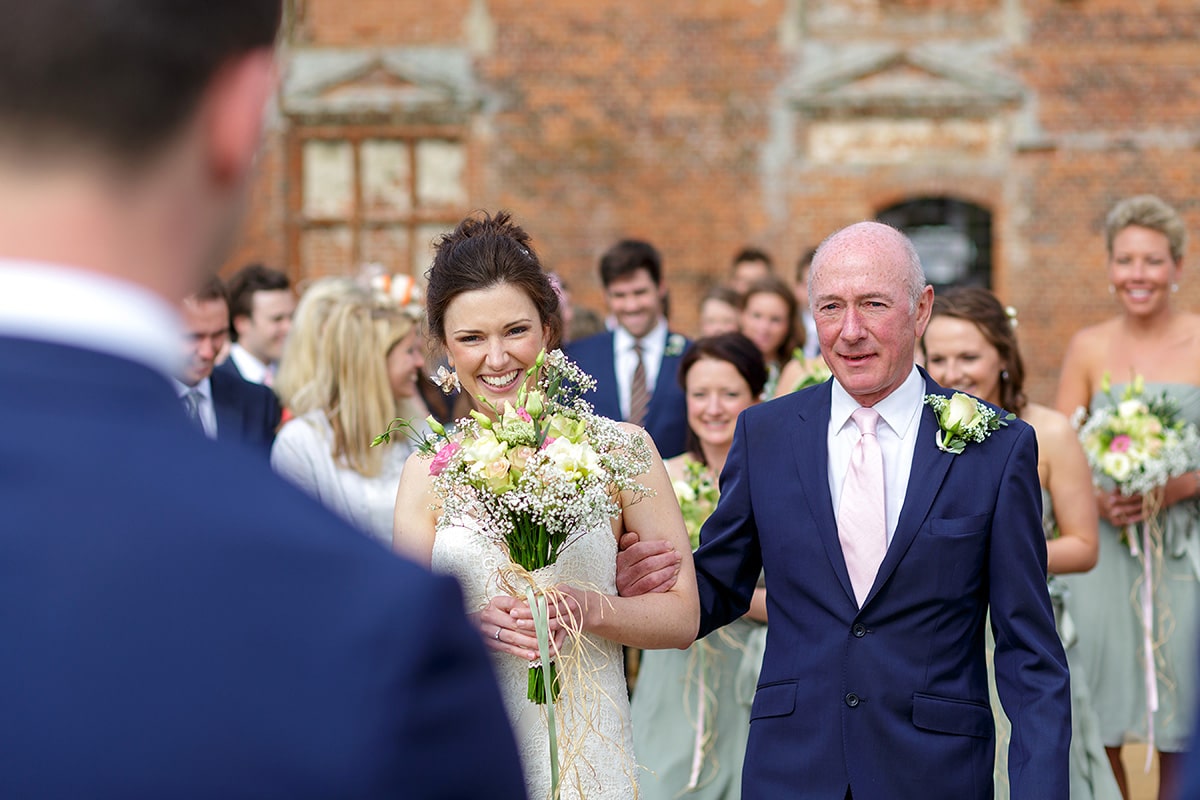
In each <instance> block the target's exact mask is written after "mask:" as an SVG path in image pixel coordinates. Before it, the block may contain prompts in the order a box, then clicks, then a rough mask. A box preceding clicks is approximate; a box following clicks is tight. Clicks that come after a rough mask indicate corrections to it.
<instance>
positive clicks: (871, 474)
mask: <svg viewBox="0 0 1200 800" xmlns="http://www.w3.org/2000/svg"><path fill="white" fill-rule="evenodd" d="M851 419H853V420H854V424H855V425H857V426H858V430H859V434H860V435H859V438H858V444H856V445H854V450H853V451H852V452H851V453H850V467H849V469H847V470H846V480H845V482H844V483H843V484H842V499H841V503H840V504H839V506H838V516H837V527H838V538H839V539H840V540H841V542H842V554H843V555H844V556H845V558H846V570H847V571H848V572H849V573H850V585H851V586H853V587H854V597H855V599H857V600H858V605H859V607H860V608H861V607H862V604H863V601H864V600H866V598H867V593H868V592H869V591H871V584H873V583H874V582H875V575H876V574H877V573H878V572H879V565H880V564H881V563H882V562H883V556H884V553H886V552H887V512H886V510H885V506H884V493H885V490H884V486H885V484H884V482H883V451H881V450H880V449H879V439H878V438H877V437H876V436H875V426H876V424H877V423H878V422H879V412H878V411H876V410H875V409H873V408H860V409H858V410H857V411H855V412H854V413H853V414H851Z"/></svg>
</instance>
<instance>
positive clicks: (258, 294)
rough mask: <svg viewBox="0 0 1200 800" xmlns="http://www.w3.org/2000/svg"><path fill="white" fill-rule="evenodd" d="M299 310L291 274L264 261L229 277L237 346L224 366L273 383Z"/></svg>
mask: <svg viewBox="0 0 1200 800" xmlns="http://www.w3.org/2000/svg"><path fill="white" fill-rule="evenodd" d="M295 310H296V297H295V295H293V294H292V285H291V281H289V280H288V276H287V275H285V274H284V273H282V272H280V271H279V270H277V269H271V268H269V267H266V266H263V265H262V264H248V265H247V266H245V267H242V268H241V269H240V270H238V271H237V272H236V273H235V274H234V276H233V277H232V278H230V279H229V316H230V318H231V320H232V323H233V326H232V329H231V331H230V335H231V336H232V338H233V346H232V347H230V348H229V359H228V360H227V361H225V362H224V363H223V364H222V365H221V367H222V369H223V370H225V371H227V372H229V373H230V374H235V375H237V376H239V377H241V378H244V379H245V380H248V381H250V382H251V383H263V384H266V385H267V386H270V385H271V383H272V382H273V380H274V377H275V368H276V366H277V365H278V364H279V358H280V356H282V355H283V344H284V342H285V341H287V335H288V333H289V332H290V331H291V329H292V313H293V312H294V311H295Z"/></svg>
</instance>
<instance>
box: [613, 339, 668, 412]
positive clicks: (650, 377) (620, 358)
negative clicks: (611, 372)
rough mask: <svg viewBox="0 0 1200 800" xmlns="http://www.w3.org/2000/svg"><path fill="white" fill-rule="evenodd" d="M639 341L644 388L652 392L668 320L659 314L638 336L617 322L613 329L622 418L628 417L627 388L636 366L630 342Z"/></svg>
mask: <svg viewBox="0 0 1200 800" xmlns="http://www.w3.org/2000/svg"><path fill="white" fill-rule="evenodd" d="M638 341H640V342H641V343H642V363H643V364H644V365H645V367H646V389H647V390H648V391H649V392H650V394H651V395H652V396H653V394H654V386H655V384H657V383H658V369H659V367H660V366H662V359H663V353H664V352H665V351H666V349H667V321H666V320H665V319H662V318H661V317H660V318H659V320H658V324H657V325H655V326H654V328H652V329H651V331H650V332H649V333H647V334H646V335H645V336H643V337H642V338H641V339H640V340H639V339H635V338H634V336H633V334H631V333H630V332H629V331H627V330H625V329H624V328H623V327H621V326H620V325H618V326H617V327H616V329H615V330H614V331H613V367H614V368H615V371H616V373H617V397H618V398H619V399H620V401H621V419H629V392H630V387H631V385H632V383H633V371H634V370H635V369H637V353H635V352H634V350H633V346H634V344H636V343H637V342H638Z"/></svg>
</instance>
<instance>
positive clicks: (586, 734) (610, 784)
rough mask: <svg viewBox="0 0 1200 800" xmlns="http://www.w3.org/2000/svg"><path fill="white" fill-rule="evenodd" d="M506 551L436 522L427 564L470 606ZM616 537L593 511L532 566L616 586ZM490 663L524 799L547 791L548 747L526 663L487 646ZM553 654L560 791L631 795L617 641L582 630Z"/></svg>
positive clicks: (633, 781) (601, 798) (606, 799)
mask: <svg viewBox="0 0 1200 800" xmlns="http://www.w3.org/2000/svg"><path fill="white" fill-rule="evenodd" d="M507 563H508V559H507V557H506V556H505V554H504V553H503V552H502V551H501V550H500V548H499V547H498V546H497V545H496V544H495V543H494V542H492V541H491V540H490V539H489V538H487V537H486V536H485V535H483V534H482V533H481V532H480V531H479V530H477V529H476V527H474V526H472V525H470V524H469V521H468V524H464V525H448V526H444V527H442V528H440V529H439V530H438V531H437V535H436V538H435V539H434V545H433V569H434V571H436V572H440V573H443V574H446V575H453V576H454V577H455V578H457V579H458V581H459V583H460V584H461V586H462V590H463V599H464V601H465V604H466V606H467V608H468V609H469V610H478V609H481V608H483V607H484V606H486V605H487V603H488V601H489V600H490V599H491V598H492V597H494V596H495V595H497V594H500V593H501V589H500V588H499V584H500V571H501V569H502V568H503V567H504V566H505V565H506V564H507ZM616 563H617V542H616V538H615V537H614V535H613V532H612V526H611V525H610V524H609V523H608V521H607V520H600V521H599V522H598V523H597V524H596V525H593V526H592V527H591V530H589V532H588V533H586V534H584V535H582V536H579V537H577V538H575V539H574V540H573V541H571V542H570V543H569V544H568V545H567V546H566V547H564V548H563V550H562V552H560V554H559V557H558V561H557V562H556V563H555V564H552V565H551V566H549V567H546V568H544V569H541V570H538V571H537V572H535V573H534V577H535V579H536V580H537V582H538V585H539V586H542V587H549V586H553V585H555V584H559V583H569V584H571V585H573V586H578V587H580V588H588V589H594V590H598V591H601V592H603V593H605V594H616ZM492 663H493V665H494V667H495V670H496V677H497V679H498V680H499V683H500V689H501V692H502V694H503V697H504V704H505V707H506V709H507V710H508V715H509V719H510V721H511V722H512V725H513V731H514V734H515V735H516V739H517V746H518V748H519V750H520V753H521V761H522V767H523V769H524V772H525V782H526V786H527V787H528V789H529V797H530V798H531V800H548V798H550V793H551V785H550V756H549V746H548V738H547V727H546V715H545V709H544V707H543V706H539V705H536V704H534V703H531V702H530V701H529V699H528V698H527V692H528V672H529V665H528V662H525V661H523V660H521V659H519V658H517V657H515V656H511V655H508V654H507V653H495V652H493V653H492ZM561 663H563V664H566V665H570V664H572V663H574V664H575V665H576V666H574V667H571V666H568V667H567V668H566V675H565V677H564V676H560V680H562V691H561V694H560V696H559V699H558V702H557V704H556V706H555V708H556V714H557V724H558V740H559V752H560V754H559V764H560V770H561V773H560V774H561V780H560V783H561V786H562V789H561V797H562V798H563V799H564V800H567V799H568V798H573V799H578V800H583V799H584V798H586V800H626V798H633V797H636V796H637V790H636V785H637V767H636V763H635V760H634V756H633V739H632V732H631V728H630V722H629V695H628V692H627V690H626V686H625V670H624V664H623V660H622V652H621V645H619V644H617V643H616V642H613V641H609V640H607V639H602V638H599V637H596V636H591V635H589V634H583V635H581V636H580V637H578V639H572V638H570V637H568V640H567V643H566V645H564V652H563V654H562V657H561Z"/></svg>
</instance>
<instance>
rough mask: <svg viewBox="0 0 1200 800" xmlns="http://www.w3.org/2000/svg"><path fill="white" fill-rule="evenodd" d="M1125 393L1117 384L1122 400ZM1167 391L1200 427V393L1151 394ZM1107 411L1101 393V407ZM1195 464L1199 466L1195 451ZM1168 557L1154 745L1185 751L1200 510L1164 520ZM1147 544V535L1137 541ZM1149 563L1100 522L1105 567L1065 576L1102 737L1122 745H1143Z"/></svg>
mask: <svg viewBox="0 0 1200 800" xmlns="http://www.w3.org/2000/svg"><path fill="white" fill-rule="evenodd" d="M1123 388H1124V387H1120V386H1115V387H1113V394H1114V395H1115V396H1117V397H1120V395H1121V392H1122V390H1123ZM1164 391H1165V392H1166V393H1167V394H1168V395H1169V396H1170V397H1172V398H1174V399H1175V400H1176V401H1177V402H1178V403H1179V409H1180V414H1181V416H1182V417H1183V418H1184V419H1186V420H1187V421H1189V422H1191V423H1192V424H1200V387H1196V386H1190V385H1186V384H1177V383H1153V384H1152V383H1148V384H1146V393H1147V394H1149V395H1153V394H1157V393H1160V392H1164ZM1107 404H1109V399H1108V398H1107V397H1106V396H1103V395H1097V396H1096V397H1095V398H1093V400H1092V405H1093V408H1098V407H1101V406H1102V405H1107ZM1196 463H1200V454H1197V458H1196ZM1158 522H1159V525H1160V527H1161V530H1162V547H1161V556H1159V555H1156V556H1155V557H1154V558H1153V559H1152V561H1151V565H1152V567H1153V570H1154V575H1153V581H1152V584H1153V587H1154V602H1153V626H1154V628H1153V637H1152V641H1153V642H1154V649H1155V663H1156V667H1155V670H1156V673H1157V688H1158V697H1159V701H1158V711H1157V712H1156V713H1155V714H1154V737H1155V741H1154V744H1155V747H1156V748H1157V749H1159V750H1162V751H1165V752H1181V751H1183V750H1186V749H1187V745H1188V737H1189V734H1190V733H1191V725H1192V719H1191V716H1192V709H1193V708H1195V701H1196V684H1197V680H1196V676H1197V672H1196V670H1197V665H1196V647H1197V642H1196V635H1197V627H1196V626H1197V624H1200V619H1198V616H1200V615H1198V612H1200V504H1197V502H1196V501H1194V500H1189V501H1186V502H1183V503H1178V504H1176V505H1173V506H1171V507H1170V508H1167V509H1164V510H1163V511H1162V512H1161V513H1160V514H1159V515H1158ZM1138 538H1139V541H1140V538H1141V537H1140V534H1139V535H1138ZM1142 563H1143V562H1142V560H1141V559H1140V558H1138V557H1136V556H1133V555H1131V554H1130V550H1129V545H1128V544H1127V543H1126V542H1124V541H1122V532H1121V531H1120V530H1118V529H1117V528H1114V527H1113V526H1112V525H1109V524H1108V523H1107V522H1105V521H1104V520H1101V521H1100V561H1099V563H1097V565H1096V568H1095V569H1093V570H1092V571H1091V572H1087V573H1083V574H1078V575H1064V576H1062V581H1063V583H1064V584H1065V585H1066V587H1067V589H1068V591H1069V592H1070V605H1071V615H1072V617H1074V620H1075V626H1076V629H1077V631H1078V634H1079V644H1078V645H1077V647H1076V650H1077V655H1076V661H1077V662H1078V663H1079V664H1080V665H1081V666H1082V668H1083V670H1084V671H1085V673H1086V677H1087V680H1088V688H1089V689H1090V691H1091V696H1092V702H1093V704H1094V707H1095V709H1096V716H1097V718H1098V719H1099V722H1100V735H1101V737H1102V739H1103V741H1104V744H1105V745H1107V746H1109V747H1116V746H1118V745H1121V744H1124V743H1125V742H1129V741H1140V742H1145V741H1147V738H1148V730H1147V726H1146V709H1147V703H1146V695H1147V691H1146V676H1147V670H1146V668H1145V656H1144V649H1143V644H1142V642H1143V632H1142V623H1141V610H1140V609H1141V604H1140V597H1139V592H1140V589H1141V586H1142Z"/></svg>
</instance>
